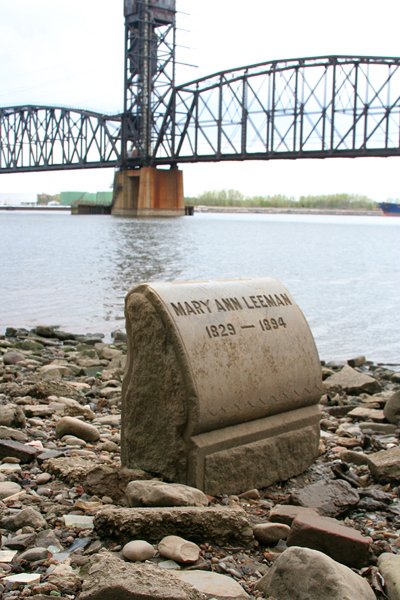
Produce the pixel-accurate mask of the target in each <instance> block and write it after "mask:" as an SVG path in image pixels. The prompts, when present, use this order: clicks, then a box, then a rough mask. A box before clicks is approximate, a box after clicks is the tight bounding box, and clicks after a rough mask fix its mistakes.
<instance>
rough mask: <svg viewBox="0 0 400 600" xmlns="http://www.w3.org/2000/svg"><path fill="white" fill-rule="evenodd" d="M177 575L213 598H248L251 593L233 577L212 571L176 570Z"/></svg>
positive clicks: (222, 599)
mask: <svg viewBox="0 0 400 600" xmlns="http://www.w3.org/2000/svg"><path fill="white" fill-rule="evenodd" d="M174 575H175V577H178V578H179V579H180V580H181V581H185V582H186V583H188V584H190V585H192V586H193V587H194V588H196V590H198V591H199V592H202V593H203V594H204V595H205V596H206V598H210V599H211V600H246V598H249V595H248V594H247V593H246V592H245V591H244V589H243V588H242V587H241V586H240V585H239V583H237V582H236V581H235V580H234V579H232V577H227V575H220V574H218V573H210V571H198V570H193V571H192V570H191V571H174Z"/></svg>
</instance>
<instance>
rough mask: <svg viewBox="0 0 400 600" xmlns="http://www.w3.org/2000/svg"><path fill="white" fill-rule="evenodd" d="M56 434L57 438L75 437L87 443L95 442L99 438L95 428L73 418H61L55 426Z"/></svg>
mask: <svg viewBox="0 0 400 600" xmlns="http://www.w3.org/2000/svg"><path fill="white" fill-rule="evenodd" d="M56 433H57V436H58V437H63V436H64V435H67V434H71V435H75V436H76V437H78V438H81V439H82V440H85V441H87V442H97V440H98V439H99V438H100V433H99V431H98V429H97V427H95V426H94V425H92V424H91V423H85V422H84V421H81V420H80V419H76V418H75V417H61V419H60V420H59V421H58V422H57V425H56Z"/></svg>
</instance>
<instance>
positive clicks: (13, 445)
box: [0, 440, 41, 463]
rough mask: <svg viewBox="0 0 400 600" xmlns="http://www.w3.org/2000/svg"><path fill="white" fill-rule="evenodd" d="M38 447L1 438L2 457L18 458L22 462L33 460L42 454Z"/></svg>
mask: <svg viewBox="0 0 400 600" xmlns="http://www.w3.org/2000/svg"><path fill="white" fill-rule="evenodd" d="M40 452H41V451H40V450H38V448H34V447H33V446H29V445H26V444H21V442H17V441H15V440H0V459H3V458H5V457H10V456H12V457H14V458H18V459H19V460H20V461H21V462H22V463H27V462H31V461H32V460H34V459H35V458H36V456H37V455H38V454H40Z"/></svg>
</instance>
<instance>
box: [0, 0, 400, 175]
mask: <svg viewBox="0 0 400 600" xmlns="http://www.w3.org/2000/svg"><path fill="white" fill-rule="evenodd" d="M124 91H125V97H124V110H123V112H122V113H121V114H118V115H113V116H110V115H104V114H99V113H97V112H91V111H86V110H80V109H78V108H63V107H57V106H34V105H29V106H16V107H7V108H0V173H11V172H23V171H45V170H52V169H83V168H95V167H118V168H121V169H126V168H136V167H141V166H158V165H170V166H176V165H177V164H178V163H188V162H201V161H208V162H216V161H232V160H241V161H242V160H269V159H299V158H327V157H361V156H398V155H400V58H399V57H397V58H396V57H367V56H323V57H314V58H295V59H290V60H289V59H288V60H275V61H269V62H265V63H259V64H255V65H251V66H247V67H240V68H235V69H231V70H228V71H223V72H220V73H216V74H213V75H210V76H207V77H203V78H201V79H198V80H195V81H191V82H189V83H186V84H183V85H178V86H176V85H175V1H174V0H153V4H150V1H149V0H141V1H140V2H139V1H138V2H136V1H135V0H125V88H124Z"/></svg>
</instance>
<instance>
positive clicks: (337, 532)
mask: <svg viewBox="0 0 400 600" xmlns="http://www.w3.org/2000/svg"><path fill="white" fill-rule="evenodd" d="M371 541H372V540H371V538H369V537H364V536H363V535H361V533H360V532H359V531H358V530H357V529H353V528H352V527H346V526H345V525H343V524H342V523H341V522H340V521H338V520H336V519H332V518H330V517H306V516H303V517H297V519H295V520H294V521H293V523H292V527H291V530H290V533H289V537H288V539H287V545H288V546H304V547H306V548H312V549H313V550H319V551H320V552H324V553H325V554H327V555H328V556H330V557H331V558H333V559H334V560H337V561H338V562H340V563H342V564H344V565H347V566H349V567H355V568H356V569H359V568H361V567H365V566H366V565H368V563H369V560H370V554H369V550H370V544H371Z"/></svg>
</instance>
